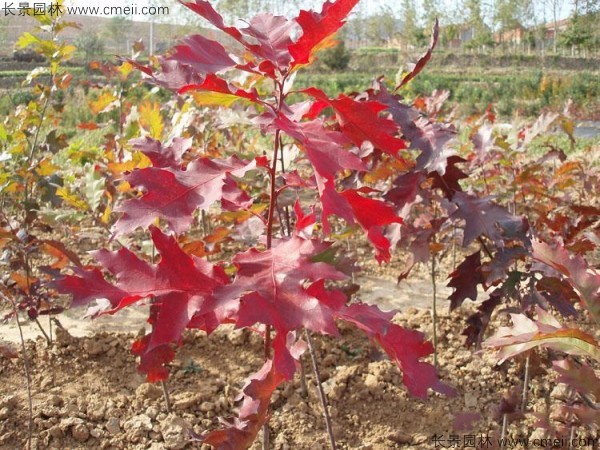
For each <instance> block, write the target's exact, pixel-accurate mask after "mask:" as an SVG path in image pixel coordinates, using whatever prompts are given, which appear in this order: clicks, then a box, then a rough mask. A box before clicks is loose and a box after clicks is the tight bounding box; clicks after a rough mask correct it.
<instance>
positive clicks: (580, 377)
mask: <svg viewBox="0 0 600 450" xmlns="http://www.w3.org/2000/svg"><path fill="white" fill-rule="evenodd" d="M552 365H553V367H554V370H556V371H557V372H558V373H559V374H560V376H559V377H558V380H557V381H558V382H559V383H565V384H567V385H568V386H571V387H573V388H575V389H577V390H578V391H579V392H580V393H582V394H585V395H593V396H594V398H595V399H596V401H599V400H600V379H599V378H598V377H597V376H596V372H595V371H594V369H592V368H591V367H590V366H589V365H587V364H585V363H583V364H581V366H580V367H578V366H577V365H575V363H573V362H572V361H571V360H569V359H563V360H561V361H553V362H552Z"/></svg>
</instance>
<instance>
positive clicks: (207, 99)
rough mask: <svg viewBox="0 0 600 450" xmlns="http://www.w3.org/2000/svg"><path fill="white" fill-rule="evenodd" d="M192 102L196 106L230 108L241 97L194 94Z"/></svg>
mask: <svg viewBox="0 0 600 450" xmlns="http://www.w3.org/2000/svg"><path fill="white" fill-rule="evenodd" d="M194 100H195V102H196V103H197V104H198V105H204V106H231V105H232V104H233V103H235V102H236V101H238V100H241V97H238V96H236V95H232V94H223V93H221V92H208V91H203V92H194Z"/></svg>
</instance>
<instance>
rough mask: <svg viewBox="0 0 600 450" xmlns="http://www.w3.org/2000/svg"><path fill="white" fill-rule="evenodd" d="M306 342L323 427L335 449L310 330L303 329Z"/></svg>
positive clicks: (334, 449) (332, 449) (333, 449)
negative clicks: (321, 412)
mask: <svg viewBox="0 0 600 450" xmlns="http://www.w3.org/2000/svg"><path fill="white" fill-rule="evenodd" d="M304 332H305V336H306V343H307V344H308V351H309V352H310V358H311V359H312V364H313V371H314V373H315V381H316V383H317V390H318V392H319V398H320V399H321V406H322V407H323V418H324V419H325V427H326V428H327V434H328V435H329V443H330V444H331V450H336V449H337V447H336V445H335V436H334V435H333V427H332V426H331V417H330V416H329V406H328V404H327V396H326V395H325V391H324V390H323V384H322V383H321V373H320V371H319V365H318V363H317V354H316V352H315V348H314V346H313V344H312V338H311V336H310V331H309V330H307V329H305V330H304Z"/></svg>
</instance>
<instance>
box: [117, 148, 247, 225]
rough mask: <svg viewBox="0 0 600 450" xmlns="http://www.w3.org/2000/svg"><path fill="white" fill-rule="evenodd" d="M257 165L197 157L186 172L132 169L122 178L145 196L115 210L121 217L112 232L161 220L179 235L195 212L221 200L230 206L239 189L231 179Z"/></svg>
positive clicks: (131, 200) (178, 170) (237, 160)
mask: <svg viewBox="0 0 600 450" xmlns="http://www.w3.org/2000/svg"><path fill="white" fill-rule="evenodd" d="M256 166H257V164H256V162H255V161H252V162H250V163H248V162H244V161H241V160H239V159H238V158H236V157H231V158H229V159H227V160H217V159H209V158H199V159H197V160H195V161H193V162H192V163H190V164H189V165H188V166H187V168H186V170H181V169H177V168H172V167H168V168H158V167H148V168H145V169H137V170H134V171H133V172H132V173H131V174H129V175H128V176H127V177H126V178H125V179H126V180H127V181H128V182H129V184H130V185H131V186H133V187H136V188H141V189H143V192H144V193H143V195H142V196H141V197H140V198H135V199H130V200H127V201H125V202H124V203H123V204H121V205H119V206H118V207H117V208H115V211H116V212H122V213H123V215H122V216H121V218H120V219H119V220H118V221H117V223H116V224H115V225H114V227H113V230H114V232H115V233H117V234H123V233H127V232H130V231H132V230H134V229H136V228H137V227H142V228H145V227H147V226H148V225H150V224H152V223H153V222H154V221H155V220H156V219H157V218H159V217H160V218H162V219H164V220H166V221H167V223H168V225H169V227H170V228H171V229H172V230H173V231H175V232H176V233H181V232H183V231H185V230H186V229H187V228H188V227H189V226H190V225H191V223H192V220H193V213H194V211H195V210H196V209H207V208H208V207H209V206H210V205H212V204H213V203H214V202H216V201H218V200H222V199H223V198H224V197H225V200H227V201H228V202H229V203H228V204H229V205H231V204H232V202H235V199H236V197H237V196H238V193H239V189H237V188H235V187H234V186H232V183H233V184H235V182H234V181H233V180H232V179H231V176H232V175H233V176H243V175H244V174H245V173H246V172H247V171H248V170H251V169H254V168H256ZM229 209H231V208H229Z"/></svg>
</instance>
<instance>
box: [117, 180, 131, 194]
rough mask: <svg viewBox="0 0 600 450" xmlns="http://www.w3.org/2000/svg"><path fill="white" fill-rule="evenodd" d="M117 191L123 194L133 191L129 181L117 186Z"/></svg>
mask: <svg viewBox="0 0 600 450" xmlns="http://www.w3.org/2000/svg"><path fill="white" fill-rule="evenodd" d="M117 191H119V192H120V193H122V194H124V193H125V192H129V191H131V185H130V184H129V183H128V182H127V181H123V182H122V183H119V185H118V186H117Z"/></svg>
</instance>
